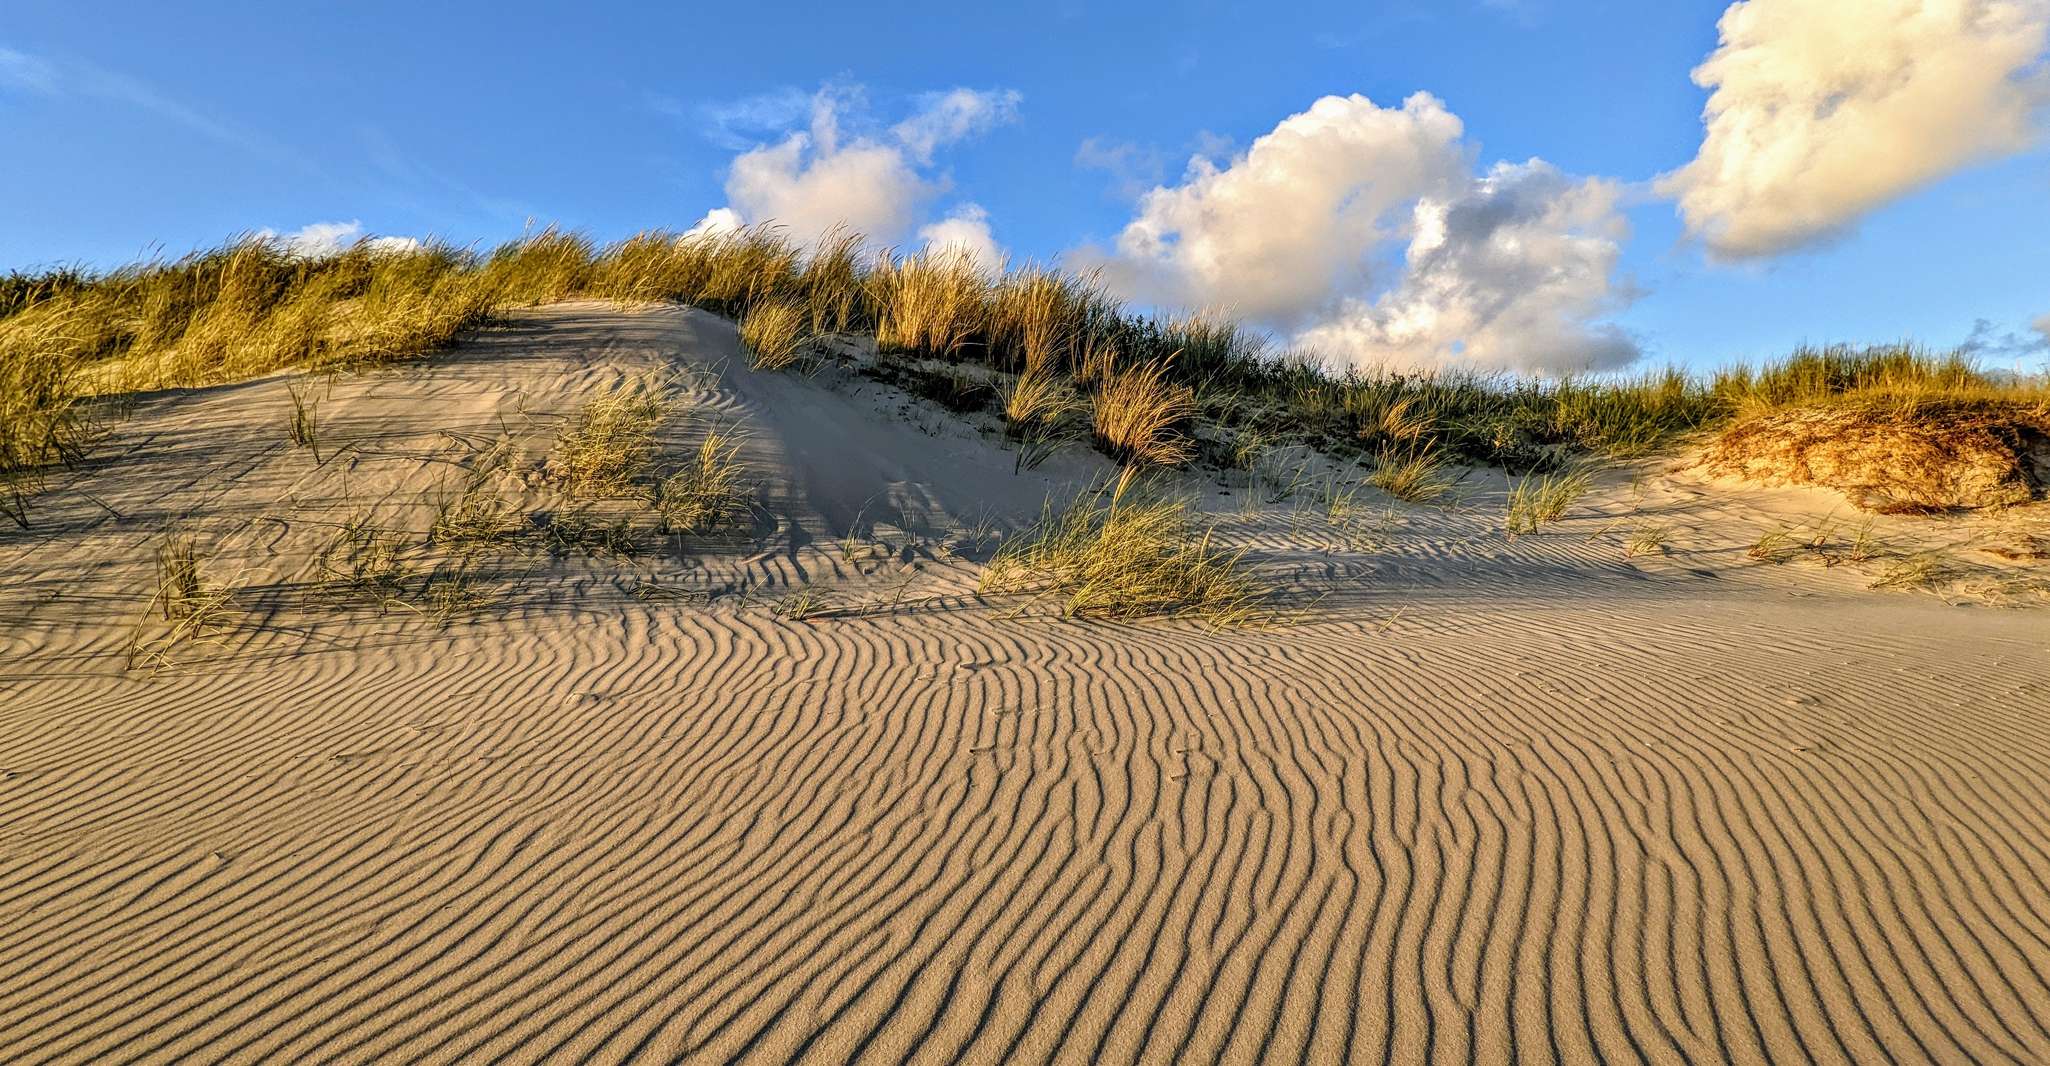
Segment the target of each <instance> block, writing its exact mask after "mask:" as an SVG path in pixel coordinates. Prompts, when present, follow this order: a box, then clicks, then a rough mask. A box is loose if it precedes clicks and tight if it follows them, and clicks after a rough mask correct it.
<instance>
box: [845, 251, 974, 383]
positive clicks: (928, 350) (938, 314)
mask: <svg viewBox="0 0 2050 1066" xmlns="http://www.w3.org/2000/svg"><path fill="white" fill-rule="evenodd" d="M988 291H989V279H988V278H986V277H984V276H983V274H982V271H980V270H979V269H977V268H976V266H975V263H974V261H973V260H971V259H970V258H969V257H968V256H966V255H965V254H961V253H958V252H946V251H932V252H922V253H920V254H918V255H911V256H902V257H899V256H885V257H883V259H882V261H881V262H879V263H878V264H877V265H876V268H875V269H874V270H872V271H870V272H869V275H868V285H867V295H868V299H869V302H870V303H871V304H872V305H873V306H874V307H875V308H876V346H877V347H878V348H880V349H882V350H884V351H893V352H908V353H910V354H913V355H917V356H922V357H925V358H932V359H949V358H954V357H956V356H958V355H960V354H961V353H962V351H963V349H965V348H966V347H967V345H968V344H969V342H970V341H972V340H974V339H975V338H976V337H977V336H979V335H980V334H981V331H982V330H983V329H984V328H985V327H986V325H987V301H988Z"/></svg>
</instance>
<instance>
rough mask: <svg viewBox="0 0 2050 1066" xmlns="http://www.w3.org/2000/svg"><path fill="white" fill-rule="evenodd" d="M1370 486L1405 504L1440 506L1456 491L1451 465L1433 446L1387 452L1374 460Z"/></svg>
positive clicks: (1415, 446) (1389, 449)
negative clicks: (1437, 503) (1440, 502)
mask: <svg viewBox="0 0 2050 1066" xmlns="http://www.w3.org/2000/svg"><path fill="white" fill-rule="evenodd" d="M1367 483H1368V484H1370V485H1372V486H1374V487H1375V488H1378V489H1380V490H1381V491H1382V492H1385V493H1387V494H1388V495H1390V496H1393V497H1395V498H1396V499H1398V500H1401V501H1403V502H1405V503H1436V502H1437V501H1439V500H1442V499H1444V498H1445V497H1446V496H1448V495H1450V494H1451V492H1452V487H1453V485H1454V484H1456V482H1455V481H1454V479H1453V477H1452V474H1451V470H1450V464H1448V463H1446V462H1445V459H1444V457H1443V456H1441V455H1439V453H1438V452H1437V451H1435V450H1433V449H1431V448H1429V447H1424V446H1417V445H1414V444H1413V445H1411V447H1410V448H1409V449H1408V450H1407V451H1397V450H1396V449H1394V448H1392V447H1391V448H1388V449H1387V450H1384V451H1383V452H1382V453H1381V454H1380V456H1378V457H1377V458H1376V459H1375V461H1374V469H1373V472H1372V473H1369V474H1368V475H1367Z"/></svg>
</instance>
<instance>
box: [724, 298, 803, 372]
mask: <svg viewBox="0 0 2050 1066" xmlns="http://www.w3.org/2000/svg"><path fill="white" fill-rule="evenodd" d="M806 320H807V315H806V313H805V310H804V309H803V308H801V307H799V306H798V305H797V304H795V303H788V302H785V301H782V300H767V301H763V302H761V303H758V304H755V305H754V306H753V307H751V308H749V309H748V311H747V313H746V314H745V315H743V316H742V317H741V320H740V343H741V344H743V345H745V346H746V347H747V352H748V359H747V363H748V365H749V366H751V367H753V368H754V369H756V370H787V369H789V368H790V367H791V366H793V365H795V364H796V362H797V357H798V353H799V351H800V349H801V348H802V347H803V345H804V341H805V326H806Z"/></svg>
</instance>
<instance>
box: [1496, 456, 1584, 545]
mask: <svg viewBox="0 0 2050 1066" xmlns="http://www.w3.org/2000/svg"><path fill="white" fill-rule="evenodd" d="M1593 483H1594V479H1593V478H1592V477H1591V476H1590V475H1589V474H1588V473H1587V471H1585V470H1573V471H1567V472H1565V473H1561V474H1543V475H1538V474H1533V475H1531V476H1529V477H1525V478H1523V479H1521V480H1519V481H1517V483H1516V485H1515V487H1513V488H1511V489H1510V490H1509V503H1508V507H1507V509H1506V511H1505V512H1504V514H1503V517H1502V527H1503V528H1504V529H1506V530H1507V531H1508V532H1509V535H1510V536H1516V535H1519V534H1523V533H1535V532H1537V531H1538V530H1540V529H1543V528H1544V527H1545V526H1548V525H1551V524H1552V523H1554V522H1557V521H1558V520H1559V519H1561V518H1564V517H1566V512H1567V511H1568V510H1570V509H1572V507H1573V505H1574V504H1575V503H1577V502H1579V500H1580V498H1581V497H1582V496H1585V495H1587V491H1588V489H1589V488H1590V487H1592V486H1593Z"/></svg>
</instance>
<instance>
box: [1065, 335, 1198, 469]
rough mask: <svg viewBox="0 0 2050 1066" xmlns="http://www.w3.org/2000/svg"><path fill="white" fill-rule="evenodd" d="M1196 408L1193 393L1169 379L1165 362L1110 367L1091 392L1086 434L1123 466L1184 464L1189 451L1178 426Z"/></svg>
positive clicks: (1190, 449)
mask: <svg viewBox="0 0 2050 1066" xmlns="http://www.w3.org/2000/svg"><path fill="white" fill-rule="evenodd" d="M1195 410H1196V400H1195V394H1194V393H1193V392H1192V391H1191V390H1190V389H1189V388H1188V386H1186V385H1178V384H1175V383H1174V382H1173V381H1171V380H1170V379H1169V378H1168V362H1167V361H1166V360H1161V361H1157V362H1151V363H1146V364H1144V365H1140V366H1134V367H1130V368H1127V369H1124V370H1118V371H1112V372H1110V373H1109V374H1108V376H1107V377H1105V378H1104V380H1103V383H1102V384H1101V385H1100V386H1098V387H1097V390H1096V397H1095V402H1094V405H1093V415H1092V420H1091V427H1090V429H1091V435H1092V436H1093V437H1094V439H1095V441H1096V447H1097V449H1098V450H1100V451H1102V452H1103V454H1105V455H1108V456H1110V457H1111V458H1112V459H1115V460H1117V461H1118V462H1120V463H1123V464H1125V465H1128V466H1148V465H1155V464H1159V465H1174V464H1179V463H1184V462H1187V461H1188V459H1189V457H1190V456H1191V455H1192V454H1193V449H1192V448H1191V446H1190V444H1189V440H1188V437H1187V436H1185V435H1184V434H1182V433H1181V432H1180V431H1179V429H1178V428H1177V427H1178V426H1180V425H1181V424H1182V423H1183V422H1184V421H1186V420H1187V419H1188V418H1189V416H1191V415H1193V414H1194V413H1195Z"/></svg>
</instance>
